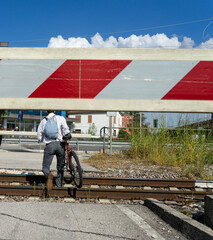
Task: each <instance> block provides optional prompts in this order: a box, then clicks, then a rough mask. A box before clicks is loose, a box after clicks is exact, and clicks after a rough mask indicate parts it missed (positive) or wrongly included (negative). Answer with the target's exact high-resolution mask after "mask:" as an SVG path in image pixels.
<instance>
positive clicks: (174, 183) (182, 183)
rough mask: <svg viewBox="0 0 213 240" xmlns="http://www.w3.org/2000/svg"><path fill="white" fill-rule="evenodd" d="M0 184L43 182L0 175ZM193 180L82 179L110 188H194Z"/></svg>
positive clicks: (39, 177) (33, 177)
mask: <svg viewBox="0 0 213 240" xmlns="http://www.w3.org/2000/svg"><path fill="white" fill-rule="evenodd" d="M54 180H56V177H54ZM69 180H70V178H69V177H65V182H66V181H69ZM0 182H20V183H30V184H36V183H39V182H45V177H44V176H43V175H34V174H26V175H25V174H0ZM195 182H196V181H195V180H183V179H142V178H116V177H84V178H83V183H84V185H102V186H103V185H107V186H108V185H110V186H116V185H120V186H131V187H143V186H150V187H182V188H193V187H195Z"/></svg>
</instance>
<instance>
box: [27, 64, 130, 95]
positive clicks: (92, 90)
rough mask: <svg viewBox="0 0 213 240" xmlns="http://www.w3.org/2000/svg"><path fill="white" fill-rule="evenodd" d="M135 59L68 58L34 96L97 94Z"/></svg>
mask: <svg viewBox="0 0 213 240" xmlns="http://www.w3.org/2000/svg"><path fill="white" fill-rule="evenodd" d="M130 62H131V61H129V60H67V61H65V62H64V63H63V64H62V65H61V66H60V67H59V68H58V69H57V70H56V71H55V72H54V73H53V74H52V75H51V76H50V77H49V78H48V79H47V80H46V81H44V82H43V83H42V84H41V85H40V86H39V87H38V88H37V89H36V90H35V91H34V92H33V93H32V94H31V95H30V96H29V97H30V98H94V97H95V96H96V95H97V94H98V93H99V92H100V91H102V90H103V89H104V88H105V87H106V86H107V85H108V84H109V83H110V82H111V81H112V80H113V79H114V78H115V77H116V76H117V75H118V74H119V73H120V72H121V71H122V70H123V69H124V68H125V67H126V66H127V65H128V64H129V63H130Z"/></svg>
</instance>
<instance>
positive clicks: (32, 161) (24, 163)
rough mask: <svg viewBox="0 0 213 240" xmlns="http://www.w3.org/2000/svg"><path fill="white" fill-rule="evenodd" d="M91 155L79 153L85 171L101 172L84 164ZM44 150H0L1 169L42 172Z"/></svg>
mask: <svg viewBox="0 0 213 240" xmlns="http://www.w3.org/2000/svg"><path fill="white" fill-rule="evenodd" d="M91 155H92V154H91V153H85V152H79V153H78V156H79V159H80V162H81V165H82V168H83V170H84V171H99V170H98V169H96V168H94V167H91V166H89V165H88V164H86V163H82V160H83V159H86V158H88V157H90V156H91ZM42 160H43V150H41V151H40V152H39V151H34V152H33V151H30V152H26V151H25V152H24V151H5V150H0V169H2V168H3V169H28V170H41V168H42ZM51 170H56V157H54V159H53V162H52V165H51Z"/></svg>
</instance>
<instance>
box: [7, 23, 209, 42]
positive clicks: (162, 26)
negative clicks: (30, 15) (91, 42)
mask: <svg viewBox="0 0 213 240" xmlns="http://www.w3.org/2000/svg"><path fill="white" fill-rule="evenodd" d="M212 20H213V18H206V19H200V20H194V21H188V22H182V23H174V24H168V25H161V26H155V27H146V28H140V29H132V30H124V31H118V32H108V33H100V35H110V34H118V33H127V32H139V31H145V30H152V29H160V28H167V27H175V26H181V25H187V24H192V23H199V22H206V21H212ZM91 36H94V34H89V35H83V36H81V37H91ZM49 39H50V38H43V39H32V40H18V41H9V42H10V43H18V42H39V41H47V40H49Z"/></svg>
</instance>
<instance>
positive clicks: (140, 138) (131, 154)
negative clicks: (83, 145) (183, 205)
mask: <svg viewBox="0 0 213 240" xmlns="http://www.w3.org/2000/svg"><path fill="white" fill-rule="evenodd" d="M211 142H212V141H210V139H209V136H207V135H206V134H205V132H202V131H199V135H198V134H197V132H195V131H193V130H192V129H190V128H187V129H186V128H185V129H184V130H183V129H181V128H180V129H176V130H173V131H171V130H168V129H166V128H164V127H161V128H160V129H157V130H156V131H150V130H148V129H147V130H145V131H142V133H141V134H140V132H139V131H132V133H131V147H130V149H129V151H127V152H125V153H124V154H114V155H112V156H111V155H108V154H96V155H94V156H92V157H91V158H89V159H87V161H86V162H88V163H89V164H90V165H91V166H94V167H96V168H98V169H100V170H102V171H106V170H107V169H109V168H110V169H127V170H128V169H132V166H135V167H137V166H143V165H156V166H162V167H166V168H172V169H174V170H175V171H177V172H180V173H181V174H182V175H183V176H187V177H189V178H202V179H208V180H213V167H212V166H213V144H212V143H211Z"/></svg>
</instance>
